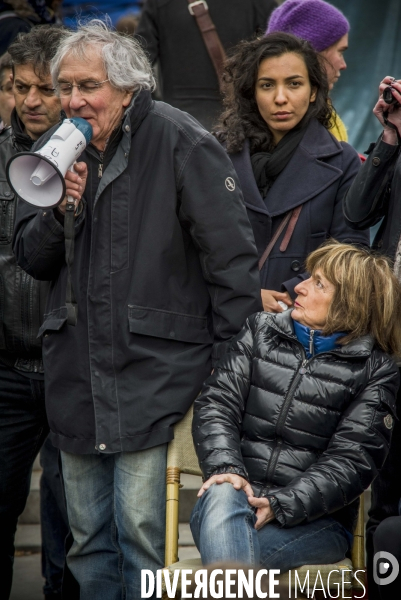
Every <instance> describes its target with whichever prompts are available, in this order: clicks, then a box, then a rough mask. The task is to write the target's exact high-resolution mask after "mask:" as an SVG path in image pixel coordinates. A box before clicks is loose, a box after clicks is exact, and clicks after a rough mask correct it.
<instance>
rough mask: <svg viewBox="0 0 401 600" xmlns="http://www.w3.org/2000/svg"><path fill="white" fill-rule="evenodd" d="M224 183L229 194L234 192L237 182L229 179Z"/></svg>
mask: <svg viewBox="0 0 401 600" xmlns="http://www.w3.org/2000/svg"><path fill="white" fill-rule="evenodd" d="M224 183H225V184H226V188H227V189H228V191H229V192H233V191H234V190H235V181H234V179H233V178H232V177H227V179H226V180H225V182H224Z"/></svg>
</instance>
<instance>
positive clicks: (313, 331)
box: [309, 329, 315, 356]
mask: <svg viewBox="0 0 401 600" xmlns="http://www.w3.org/2000/svg"><path fill="white" fill-rule="evenodd" d="M309 333H310V336H309V354H311V355H312V356H314V355H315V348H314V346H313V338H314V336H315V330H314V329H311V330H310V332H309Z"/></svg>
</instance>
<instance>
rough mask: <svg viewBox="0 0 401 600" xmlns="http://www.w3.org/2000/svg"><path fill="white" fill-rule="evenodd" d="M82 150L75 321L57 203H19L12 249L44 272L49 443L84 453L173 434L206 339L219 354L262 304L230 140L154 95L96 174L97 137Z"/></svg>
mask: <svg viewBox="0 0 401 600" xmlns="http://www.w3.org/2000/svg"><path fill="white" fill-rule="evenodd" d="M49 133H51V132H49ZM106 158H107V161H106ZM81 159H82V160H84V161H85V162H86V163H87V164H88V169H89V176H88V182H87V185H86V190H85V195H84V197H85V207H84V210H83V211H82V213H81V214H80V215H79V216H78V217H77V219H76V222H75V228H76V237H75V260H74V266H73V272H72V279H73V284H74V289H75V294H76V296H77V301H78V323H77V325H76V327H72V326H70V325H67V324H66V318H67V315H66V307H65V295H66V277H67V270H66V265H65V260H64V236H63V228H62V225H61V224H60V223H59V221H58V220H57V219H56V218H55V216H54V212H53V210H43V209H42V210H39V211H37V210H35V208H33V207H30V206H28V205H26V204H23V203H20V204H19V206H18V214H17V224H16V235H15V241H14V250H15V252H16V255H17V259H18V261H19V264H20V265H21V266H23V268H25V269H26V270H27V271H28V272H29V273H31V275H33V276H34V277H36V278H38V279H51V280H52V284H51V289H50V293H49V299H48V305H47V314H46V318H45V321H44V324H43V326H42V328H41V332H42V333H43V334H44V339H43V358H44V364H45V371H46V405H47V412H48V419H49V424H50V429H51V436H52V440H53V442H54V443H55V444H56V445H57V446H58V447H59V448H61V449H63V450H65V451H67V452H73V453H78V454H81V453H82V454H85V453H95V452H96V451H97V449H98V450H99V451H101V452H106V453H107V452H119V451H136V450H141V449H145V448H150V447H152V446H156V445H159V444H162V443H164V442H168V441H169V440H170V439H171V438H172V437H173V428H172V426H173V424H174V423H175V422H177V421H178V420H179V419H181V418H182V417H183V415H184V414H185V413H186V412H187V410H188V409H189V407H190V405H191V403H192V402H193V401H194V399H195V397H196V395H197V394H198V392H199V390H200V388H201V385H202V382H203V381H204V379H205V378H206V377H207V376H208V374H209V373H210V370H211V360H210V359H211V353H212V346H213V351H214V354H215V356H216V358H218V357H219V355H220V354H221V353H222V352H223V351H224V349H225V347H226V345H227V341H228V340H229V339H230V338H231V337H232V336H233V335H235V334H236V333H237V332H238V331H239V329H240V328H241V326H242V325H243V323H244V321H245V319H246V317H247V316H248V315H249V314H251V313H252V312H254V311H255V310H258V309H260V302H261V301H260V284H259V273H258V269H257V254H256V248H255V243H254V240H253V235H252V229H251V226H250V224H249V221H248V218H247V215H246V210H245V206H244V203H243V199H242V194H241V192H240V189H239V185H238V180H237V177H236V174H235V171H234V169H233V167H232V165H231V162H230V160H229V159H228V157H227V156H226V154H225V152H224V150H223V149H222V148H221V147H220V145H219V143H218V142H217V141H216V140H215V139H214V138H213V137H212V136H211V135H210V134H208V133H207V132H206V131H205V130H204V129H203V128H202V127H201V126H200V125H199V124H198V123H197V122H196V121H195V120H194V119H192V118H191V117H189V116H188V115H186V114H185V113H182V112H181V111H179V110H177V109H174V108H172V107H170V106H168V105H166V104H164V103H160V102H153V101H152V100H151V97H150V94H149V93H148V92H142V93H140V94H139V95H138V96H137V97H136V98H135V99H134V100H133V101H132V102H131V105H130V107H129V108H128V110H127V112H126V115H125V117H124V119H123V122H122V133H121V139H120V141H119V143H118V145H117V146H114V149H113V155H112V156H108V157H107V150H106V153H105V156H104V159H105V164H107V163H108V164H107V166H106V167H105V168H104V169H103V176H102V178H101V179H99V177H98V172H99V169H98V167H99V163H100V155H99V154H98V153H97V151H95V149H94V148H93V147H92V146H90V147H89V148H88V149H87V150H86V151H85V152H84V153H83V154H82V157H81Z"/></svg>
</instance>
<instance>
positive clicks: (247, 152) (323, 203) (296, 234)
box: [216, 33, 369, 312]
mask: <svg viewBox="0 0 401 600" xmlns="http://www.w3.org/2000/svg"><path fill="white" fill-rule="evenodd" d="M225 87H226V93H225V111H224V113H223V114H222V116H221V120H220V123H219V126H218V130H217V132H216V136H217V138H218V139H219V140H220V142H221V143H223V144H224V146H225V148H226V150H227V152H228V153H229V155H230V157H231V160H232V162H233V164H234V167H235V169H236V171H237V174H238V177H239V180H240V184H241V188H242V191H243V194H244V200H245V204H246V207H247V210H248V216H249V219H250V222H251V224H252V227H253V232H254V236H255V241H256V246H257V249H258V253H259V258H260V262H259V268H260V269H261V286H262V299H263V305H264V308H265V310H268V311H273V312H281V311H282V310H283V308H282V307H281V306H280V305H279V304H278V301H282V302H284V303H285V304H286V305H287V306H291V305H292V303H293V299H294V298H295V295H296V294H295V292H294V288H295V286H296V285H297V284H298V283H299V282H300V281H302V280H303V279H305V278H307V277H308V275H307V274H306V273H303V270H304V262H305V259H306V256H307V255H308V253H309V252H311V251H313V250H315V249H316V248H318V246H320V245H321V244H322V243H323V242H324V241H325V240H326V239H328V238H334V239H336V240H338V241H341V242H348V243H357V244H362V245H366V246H367V245H368V244H369V236H368V232H365V231H354V230H353V229H351V227H349V226H348V225H347V224H346V222H345V219H344V217H343V212H342V199H343V196H344V195H345V193H346V191H347V190H348V188H349V187H350V185H351V183H352V181H353V179H354V177H355V176H356V174H357V172H358V169H359V167H360V159H359V157H358V155H357V153H356V151H355V150H354V149H353V148H352V147H351V146H349V145H348V144H347V143H345V142H338V141H337V140H336V139H335V138H334V136H333V135H331V133H329V131H328V129H329V128H330V126H331V120H332V117H333V108H332V105H331V102H330V101H328V89H329V86H328V82H327V77H326V74H325V71H324V69H323V67H322V65H321V61H320V60H319V57H318V55H317V53H316V52H315V51H314V50H313V48H312V46H310V44H309V43H308V42H306V41H304V40H301V39H299V38H297V37H295V36H293V35H290V34H286V33H272V34H269V35H267V36H265V37H263V38H260V39H256V40H253V41H250V42H242V43H241V44H240V45H239V46H238V47H237V49H236V51H235V52H234V54H233V55H232V56H231V58H230V59H229V60H228V62H227V66H226V72H225Z"/></svg>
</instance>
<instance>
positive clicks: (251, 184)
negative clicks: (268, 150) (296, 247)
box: [231, 119, 343, 217]
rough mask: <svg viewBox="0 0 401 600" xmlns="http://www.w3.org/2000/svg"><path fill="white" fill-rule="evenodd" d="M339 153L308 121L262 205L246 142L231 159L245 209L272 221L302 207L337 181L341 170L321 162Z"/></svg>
mask: <svg viewBox="0 0 401 600" xmlns="http://www.w3.org/2000/svg"><path fill="white" fill-rule="evenodd" d="M341 152H343V148H342V146H341V144H340V143H339V142H338V141H337V140H336V139H335V138H334V137H333V136H332V135H331V134H330V133H329V132H328V131H327V129H326V128H325V127H323V125H321V124H320V123H319V121H317V119H311V121H310V123H309V124H308V127H307V129H306V132H305V135H304V137H303V138H302V141H301V142H300V144H299V146H298V148H297V149H296V151H295V152H294V155H293V156H292V158H291V160H290V162H289V163H288V165H287V166H286V168H285V169H284V170H283V171H282V172H281V173H280V175H279V176H278V177H277V179H276V181H275V182H274V183H273V185H272V187H271V188H270V190H269V193H268V197H267V198H268V199H267V202H266V203H265V202H264V201H263V199H262V197H261V195H260V192H259V190H258V187H257V185H256V182H255V178H254V175H253V171H252V165H251V158H250V154H249V142H248V140H246V143H245V145H244V148H243V150H242V151H241V152H238V153H236V154H232V155H231V160H232V162H233V164H234V167H235V169H236V171H237V174H238V177H239V179H240V182H241V188H242V191H243V194H244V198H245V204H246V206H247V207H248V208H251V209H252V210H255V211H257V212H262V213H265V214H267V215H269V216H270V217H275V216H277V215H281V214H284V213H286V212H287V211H289V210H292V209H293V208H296V207H297V206H299V205H301V204H304V203H305V202H307V201H308V200H310V199H311V198H313V197H314V196H316V195H317V194H320V193H321V192H323V191H324V190H325V189H326V188H328V187H329V186H330V185H332V184H333V183H334V182H335V181H336V180H337V179H339V178H340V177H341V175H342V171H341V169H339V168H337V167H334V166H333V165H329V164H327V163H325V162H323V160H322V159H325V158H329V157H331V156H335V155H337V154H341ZM289 173H290V174H291V178H290V180H289Z"/></svg>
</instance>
